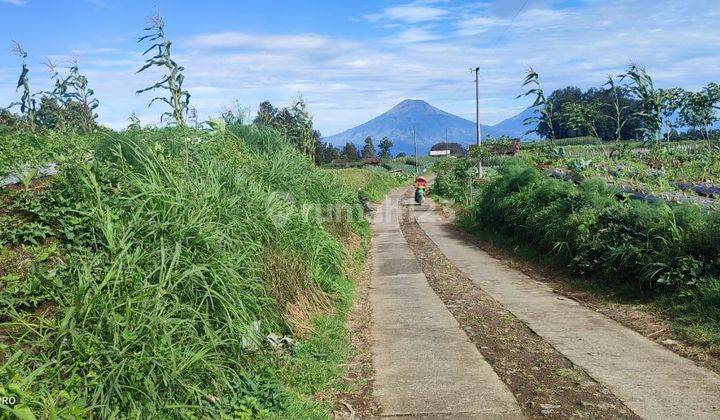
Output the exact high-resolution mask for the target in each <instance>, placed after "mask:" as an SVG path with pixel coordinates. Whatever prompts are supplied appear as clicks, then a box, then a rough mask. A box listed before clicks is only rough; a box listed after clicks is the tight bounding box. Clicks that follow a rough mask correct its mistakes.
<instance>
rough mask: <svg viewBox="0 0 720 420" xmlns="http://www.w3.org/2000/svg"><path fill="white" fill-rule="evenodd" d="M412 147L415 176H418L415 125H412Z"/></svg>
mask: <svg viewBox="0 0 720 420" xmlns="http://www.w3.org/2000/svg"><path fill="white" fill-rule="evenodd" d="M413 149H414V150H415V178H417V177H418V158H417V142H416V141H415V126H413Z"/></svg>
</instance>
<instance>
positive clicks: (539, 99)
mask: <svg viewBox="0 0 720 420" xmlns="http://www.w3.org/2000/svg"><path fill="white" fill-rule="evenodd" d="M523 86H529V87H530V89H529V90H528V91H526V92H525V93H523V94H521V95H519V96H518V97H522V96H530V97H534V101H533V104H532V106H533V107H534V115H533V116H532V117H530V118H528V119H526V121H525V122H526V124H527V125H530V126H531V127H532V129H531V130H529V131H528V133H531V132H534V133H537V134H538V135H539V136H541V137H543V138H546V139H548V140H551V141H554V140H556V139H561V138H568V137H577V136H593V137H597V138H600V139H602V140H606V141H610V140H614V141H620V140H632V139H637V140H646V141H655V142H659V141H662V140H668V141H669V140H673V139H679V138H688V139H703V140H707V141H708V142H709V141H711V139H712V138H715V139H717V138H718V132H717V130H714V129H713V125H714V124H715V123H717V122H718V121H719V120H720V118H718V109H720V85H718V84H717V83H709V84H708V85H707V86H705V87H704V88H702V89H701V90H699V91H696V92H693V91H686V90H684V89H682V88H677V87H675V88H669V89H662V88H657V87H656V86H655V83H654V81H653V79H652V77H651V76H650V75H649V74H648V72H647V70H645V69H644V68H643V67H640V66H638V65H635V64H631V65H630V66H629V67H628V68H627V69H626V71H625V72H624V73H622V74H620V75H617V76H613V75H609V76H608V78H607V81H606V82H605V83H604V84H603V85H602V86H600V87H593V88H590V89H588V90H586V91H584V92H583V91H582V90H581V89H580V88H578V87H574V86H568V87H565V88H562V89H557V90H555V91H553V92H552V93H551V94H550V95H549V96H546V95H545V92H544V90H543V88H542V84H541V82H540V76H539V74H538V73H537V72H536V71H535V70H533V69H532V68H531V69H529V70H528V73H527V76H526V78H525V81H524V83H523Z"/></svg>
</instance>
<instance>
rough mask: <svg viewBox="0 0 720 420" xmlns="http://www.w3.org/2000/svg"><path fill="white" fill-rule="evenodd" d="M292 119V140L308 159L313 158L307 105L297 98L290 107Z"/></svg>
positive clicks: (313, 151) (311, 129) (313, 139)
mask: <svg viewBox="0 0 720 420" xmlns="http://www.w3.org/2000/svg"><path fill="white" fill-rule="evenodd" d="M292 115H293V119H294V122H295V124H294V127H293V130H292V131H293V136H292V137H293V138H294V141H295V142H296V144H297V146H298V149H299V150H300V151H301V152H302V153H303V154H304V155H305V156H308V157H310V158H312V157H313V156H315V136H313V122H312V117H311V116H310V113H309V112H308V110H307V105H305V101H304V100H303V99H302V98H298V100H297V101H295V103H294V104H293V106H292Z"/></svg>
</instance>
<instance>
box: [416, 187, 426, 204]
mask: <svg viewBox="0 0 720 420" xmlns="http://www.w3.org/2000/svg"><path fill="white" fill-rule="evenodd" d="M424 199H425V187H417V188H415V202H416V203H418V204H419V205H422V203H423V200H424Z"/></svg>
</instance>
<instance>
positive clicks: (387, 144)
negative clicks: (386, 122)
mask: <svg viewBox="0 0 720 420" xmlns="http://www.w3.org/2000/svg"><path fill="white" fill-rule="evenodd" d="M378 147H379V148H380V157H381V158H383V159H390V158H391V157H392V155H391V154H390V149H392V147H393V142H392V141H391V140H390V139H389V138H387V137H383V138H382V141H381V142H380V144H378Z"/></svg>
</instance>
